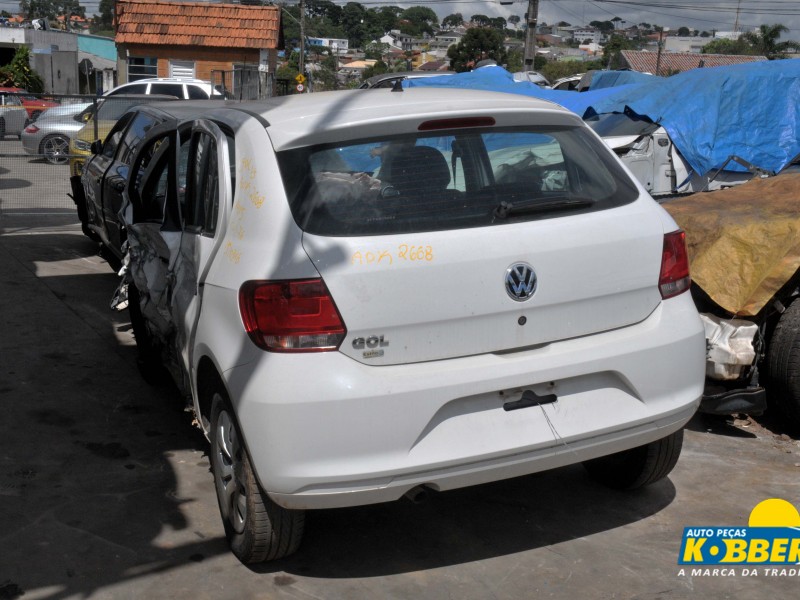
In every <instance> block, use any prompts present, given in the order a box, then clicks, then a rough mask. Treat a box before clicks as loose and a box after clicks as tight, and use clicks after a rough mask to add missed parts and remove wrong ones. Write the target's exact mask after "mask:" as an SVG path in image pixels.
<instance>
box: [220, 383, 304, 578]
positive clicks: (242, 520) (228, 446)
mask: <svg viewBox="0 0 800 600" xmlns="http://www.w3.org/2000/svg"><path fill="white" fill-rule="evenodd" d="M210 441H211V457H210V460H211V471H212V472H213V474H214V487H215V488H216V491H217V502H218V503H219V512H220V516H221V517H222V522H223V524H224V526H225V535H226V536H227V538H228V543H229V544H230V547H231V550H232V551H233V553H234V554H235V555H236V557H237V558H238V559H239V560H240V561H242V562H243V563H255V562H262V561H266V560H275V559H278V558H282V557H284V556H288V555H289V554H292V553H293V552H295V551H296V550H297V548H298V547H299V546H300V540H301V539H302V537H303V526H304V523H305V513H304V512H303V511H298V510H288V509H285V508H282V507H280V506H278V505H277V504H275V503H274V502H273V501H272V500H270V499H269V497H268V496H267V494H266V493H265V492H264V491H263V490H262V489H261V486H259V484H258V481H257V479H256V476H255V473H254V472H253V468H252V465H251V463H250V457H249V456H248V454H247V450H246V448H245V447H244V441H243V439H242V435H241V432H240V430H239V426H238V424H237V423H236V417H235V415H234V414H233V410H232V409H231V408H230V403H229V402H228V399H227V396H226V395H225V393H224V392H222V391H220V390H215V391H214V392H213V396H212V401H211V435H210Z"/></svg>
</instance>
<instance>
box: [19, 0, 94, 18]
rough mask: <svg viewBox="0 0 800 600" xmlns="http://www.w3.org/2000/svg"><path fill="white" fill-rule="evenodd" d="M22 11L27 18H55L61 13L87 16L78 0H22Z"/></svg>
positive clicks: (20, 7)
mask: <svg viewBox="0 0 800 600" xmlns="http://www.w3.org/2000/svg"><path fill="white" fill-rule="evenodd" d="M19 10H20V12H21V13H22V14H23V15H25V17H26V18H27V19H48V20H55V18H56V17H57V16H59V15H65V16H69V15H70V14H74V15H78V16H80V17H85V16H86V9H85V8H84V7H83V6H81V5H80V3H79V2H78V0H20V3H19Z"/></svg>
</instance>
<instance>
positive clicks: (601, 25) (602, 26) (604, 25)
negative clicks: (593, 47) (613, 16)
mask: <svg viewBox="0 0 800 600" xmlns="http://www.w3.org/2000/svg"><path fill="white" fill-rule="evenodd" d="M589 26H590V27H594V28H595V29H599V30H600V31H602V32H603V33H609V32H611V31H614V23H612V22H611V21H592V22H591V23H589Z"/></svg>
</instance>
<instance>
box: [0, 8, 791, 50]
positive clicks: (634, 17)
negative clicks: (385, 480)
mask: <svg viewBox="0 0 800 600" xmlns="http://www.w3.org/2000/svg"><path fill="white" fill-rule="evenodd" d="M335 1H336V3H337V4H345V1H344V0H335ZM502 1H503V2H504V3H505V2H507V1H511V0H502ZM295 3H296V0H288V1H287V4H295ZM81 4H82V5H83V6H84V7H85V8H86V13H87V14H89V15H91V14H94V13H98V12H99V10H98V8H97V6H98V4H99V0H86V1H83V2H81ZM361 4H363V5H364V6H366V7H368V8H371V7H377V6H380V5H382V4H383V5H388V6H391V5H395V6H404V7H406V6H415V5H416V6H429V7H430V8H432V9H433V10H434V11H435V12H436V14H437V15H438V16H439V18H440V19H442V18H444V17H446V16H447V15H450V14H453V13H457V12H458V13H461V14H462V15H463V16H464V18H466V19H469V17H470V16H471V15H475V14H483V15H487V16H490V17H495V16H502V17H505V18H508V17H509V16H510V15H518V16H519V17H521V18H524V16H525V13H526V12H527V9H528V0H513V2H512V4H510V5H501V4H500V0H491V1H487V0H417V1H416V2H398V1H396V0H394V1H393V0H362V1H361ZM737 7H738V9H739V18H738V22H739V29H740V30H748V29H755V28H757V27H758V26H759V25H762V24H766V25H773V24H775V23H782V24H784V25H786V26H787V27H788V28H789V29H790V31H789V33H788V34H784V36H783V39H794V40H798V41H800V2H798V1H797V0H602V1H601V0H539V22H540V23H549V24H552V23H558V22H559V21H566V22H567V23H570V24H572V25H588V24H589V22H591V21H609V20H611V19H613V18H614V17H619V18H620V19H622V20H624V21H625V22H626V25H629V24H638V23H651V24H654V25H661V26H663V27H669V28H670V29H678V28H679V27H681V26H686V27H689V28H693V29H698V30H700V31H712V30H716V31H733V29H734V25H735V24H736V13H737ZM0 9H2V10H7V11H8V12H11V13H16V12H17V11H18V9H19V2H18V1H15V0H0Z"/></svg>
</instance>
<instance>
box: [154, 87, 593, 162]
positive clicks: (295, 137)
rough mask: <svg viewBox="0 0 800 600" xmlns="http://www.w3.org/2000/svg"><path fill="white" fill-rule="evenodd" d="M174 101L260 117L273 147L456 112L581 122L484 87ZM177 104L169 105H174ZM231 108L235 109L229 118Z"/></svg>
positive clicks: (401, 126)
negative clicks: (538, 115) (537, 115)
mask: <svg viewBox="0 0 800 600" xmlns="http://www.w3.org/2000/svg"><path fill="white" fill-rule="evenodd" d="M178 104H181V105H184V104H188V105H189V106H194V107H196V108H201V107H202V108H204V109H205V110H206V114H205V115H204V116H208V117H209V118H211V119H221V120H223V121H224V120H226V119H227V120H229V122H233V121H237V122H241V120H242V119H244V118H245V116H249V117H255V118H257V119H259V120H260V121H261V122H262V124H263V125H264V127H266V129H267V131H268V132H269V135H270V138H271V140H272V143H273V146H274V147H275V149H276V150H285V149H289V148H296V147H300V146H307V145H310V144H324V143H335V142H341V141H343V140H348V139H358V138H363V137H370V136H376V135H393V134H404V133H409V132H411V131H416V130H417V127H418V126H419V124H420V123H421V122H422V121H428V120H436V119H449V118H453V117H454V116H459V117H464V116H480V117H491V118H493V119H495V122H496V123H497V125H499V126H502V125H504V124H508V125H516V126H518V125H519V124H520V115H521V114H522V113H527V114H528V115H529V114H530V113H531V112H540V113H542V114H546V115H547V119H548V123H553V124H562V125H565V126H576V125H578V126H580V125H583V121H581V119H580V118H579V117H578V116H577V115H575V114H574V113H572V112H570V111H568V110H567V109H565V108H563V107H561V106H559V105H557V104H555V103H553V102H549V101H546V100H541V99H538V98H530V97H527V96H519V95H516V94H504V93H500V92H487V91H481V90H464V89H459V90H457V91H454V90H452V89H443V88H410V89H404V90H403V91H402V92H393V91H391V90H390V89H385V90H376V91H375V93H369V94H365V93H364V92H363V90H350V91H337V92H317V93H314V94H295V95H291V96H280V97H276V98H268V99H265V100H259V101H249V102H233V101H222V100H189V101H181V102H179V103H178ZM175 109H177V106H176V107H167V110H175ZM231 110H233V111H235V112H237V113H239V116H238V117H232V116H231V115H230V114H229V113H230V111H231Z"/></svg>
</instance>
